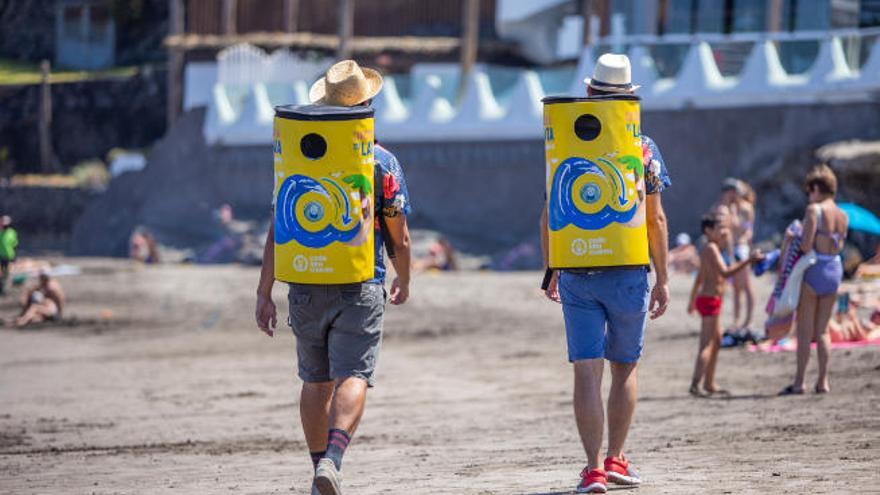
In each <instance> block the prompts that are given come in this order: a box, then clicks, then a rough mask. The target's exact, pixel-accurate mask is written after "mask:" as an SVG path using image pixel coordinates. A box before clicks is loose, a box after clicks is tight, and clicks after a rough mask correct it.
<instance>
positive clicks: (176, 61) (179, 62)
mask: <svg viewBox="0 0 880 495" xmlns="http://www.w3.org/2000/svg"><path fill="white" fill-rule="evenodd" d="M184 29H185V28H184V7H183V0H168V34H170V35H176V34H177V35H179V34H183V32H184ZM183 58H184V52H183V50H182V49H181V48H177V47H172V48H169V49H168V75H167V79H166V86H167V88H166V91H167V92H168V94H167V95H166V96H165V97H166V109H165V114H166V122H167V128H168V129H170V128H171V126H172V124H174V121H176V120H177V114H178V112H179V110H180V101H181V94H182V93H183V91H182V90H181V84H182V83H183Z"/></svg>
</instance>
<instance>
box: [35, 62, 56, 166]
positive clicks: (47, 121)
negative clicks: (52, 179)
mask: <svg viewBox="0 0 880 495" xmlns="http://www.w3.org/2000/svg"><path fill="white" fill-rule="evenodd" d="M50 71H51V66H50V65H49V61H48V60H43V61H42V62H40V114H39V117H38V120H39V140H40V170H41V171H42V172H43V173H45V174H49V173H52V172H54V171H55V166H54V164H53V162H52V86H51V84H50V83H49V72H50Z"/></svg>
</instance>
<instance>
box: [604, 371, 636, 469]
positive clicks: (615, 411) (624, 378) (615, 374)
mask: <svg viewBox="0 0 880 495" xmlns="http://www.w3.org/2000/svg"><path fill="white" fill-rule="evenodd" d="M637 368H638V363H637V362H636V363H615V362H612V363H611V391H610V392H609V393H608V453H607V455H608V456H609V457H620V455H621V454H622V453H623V444H624V442H626V435H627V433H629V427H630V424H631V423H632V418H633V413H635V410H636V391H637V385H638V380H637V378H636V375H637V373H636V369H637Z"/></svg>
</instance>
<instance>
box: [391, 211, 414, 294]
mask: <svg viewBox="0 0 880 495" xmlns="http://www.w3.org/2000/svg"><path fill="white" fill-rule="evenodd" d="M385 226H386V227H387V228H388V237H389V238H390V239H391V244H392V245H393V246H394V257H393V258H391V264H392V265H394V271H395V272H396V274H397V275H396V276H395V277H394V281H393V282H392V283H391V304H403V303H405V302H406V300H407V299H408V298H409V275H410V248H411V242H410V239H409V227H408V226H407V223H406V215H404V214H402V213H400V214H398V215H395V216H393V217H385Z"/></svg>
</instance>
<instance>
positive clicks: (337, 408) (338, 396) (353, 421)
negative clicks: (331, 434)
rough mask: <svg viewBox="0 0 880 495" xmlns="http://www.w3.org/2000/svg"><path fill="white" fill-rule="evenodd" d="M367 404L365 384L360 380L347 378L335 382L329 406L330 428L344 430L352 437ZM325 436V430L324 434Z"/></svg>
mask: <svg viewBox="0 0 880 495" xmlns="http://www.w3.org/2000/svg"><path fill="white" fill-rule="evenodd" d="M366 402H367V382H366V381H365V380H363V379H361V378H356V377H347V378H343V379H340V380H337V381H336V391H335V392H334V394H333V401H332V403H331V404H330V428H334V429H337V430H344V431H346V432H348V434H349V435H354V432H355V430H357V427H358V424H360V422H361V416H363V414H364V404H366ZM324 433H325V434H326V430H325V432H324Z"/></svg>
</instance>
